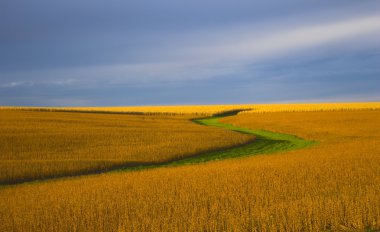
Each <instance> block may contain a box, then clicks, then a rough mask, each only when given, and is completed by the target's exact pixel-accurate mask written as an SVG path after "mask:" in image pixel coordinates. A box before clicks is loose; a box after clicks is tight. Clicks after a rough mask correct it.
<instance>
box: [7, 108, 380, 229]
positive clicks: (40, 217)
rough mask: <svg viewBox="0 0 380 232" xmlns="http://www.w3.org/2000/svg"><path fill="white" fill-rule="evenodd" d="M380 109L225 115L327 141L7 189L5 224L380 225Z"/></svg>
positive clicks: (52, 226)
mask: <svg viewBox="0 0 380 232" xmlns="http://www.w3.org/2000/svg"><path fill="white" fill-rule="evenodd" d="M379 118H380V111H347V112H299V113H266V114H241V115H237V116H233V117H229V118H225V119H223V121H225V122H231V123H234V124H237V125H240V126H247V127H250V128H252V129H269V130H275V131H281V132H287V133H294V134H296V135H298V136H301V137H305V138H310V139H315V140H319V141H321V143H320V144H319V145H318V146H314V147H312V148H308V149H305V150H297V151H292V152H287V153H277V154H274V155H261V156H255V157H247V158H241V159H231V160H223V161H218V162H210V163H205V164H199V165H189V166H181V167H171V168H159V169H151V170H144V171H138V172H127V173H109V174H103V175H95V176H87V177H80V178H73V179H67V180H57V181H51V182H45V183H39V184H30V185H20V186H14V187H7V188H3V189H0V221H1V222H2V223H0V231H364V230H366V229H380V204H379V202H380V144H379V141H380V140H379V139H380V130H378V128H380V121H379V120H378V119H379Z"/></svg>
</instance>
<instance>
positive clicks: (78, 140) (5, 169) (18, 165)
mask: <svg viewBox="0 0 380 232" xmlns="http://www.w3.org/2000/svg"><path fill="white" fill-rule="evenodd" d="M189 117H191V116H187V117H179V116H177V117H174V116H166V117H162V116H149V115H147V116H145V115H121V114H88V113H87V114H84V113H67V112H39V111H19V110H0V118H1V126H0V128H1V134H0V183H6V182H9V183H12V182H22V181H25V180H34V179H41V178H46V177H57V176H68V175H75V174H80V173H88V172H96V171H105V170H107V169H114V168H116V167H122V166H131V165H134V164H136V163H137V164H144V163H147V164H149V163H160V162H166V161H169V160H176V159H180V158H183V157H188V156H192V155H195V154H199V153H204V152H206V151H210V150H216V149H221V148H226V147H231V146H237V145H240V144H243V143H247V142H248V141H251V140H253V139H254V137H253V136H249V135H243V134H238V133H234V132H231V131H227V130H221V129H218V128H213V127H204V126H200V125H197V124H195V123H192V122H191V121H189Z"/></svg>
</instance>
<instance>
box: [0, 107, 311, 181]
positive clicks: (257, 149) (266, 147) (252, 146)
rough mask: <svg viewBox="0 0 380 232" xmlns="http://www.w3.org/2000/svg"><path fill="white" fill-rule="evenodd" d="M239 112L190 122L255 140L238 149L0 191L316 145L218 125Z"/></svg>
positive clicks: (68, 176) (235, 111) (269, 132)
mask: <svg viewBox="0 0 380 232" xmlns="http://www.w3.org/2000/svg"><path fill="white" fill-rule="evenodd" d="M240 111H241V110H234V111H229V112H226V113H224V114H220V115H218V116H212V117H209V118H202V119H193V120H192V121H193V122H194V123H197V124H200V125H204V126H214V127H221V128H224V129H228V130H232V131H235V132H239V133H243V134H250V135H254V136H255V139H254V140H253V141H252V142H249V143H248V144H245V145H241V146H238V147H232V148H226V149H222V150H218V151H212V152H206V153H203V154H198V155H194V156H191V157H186V158H183V159H179V160H170V161H164V162H159V163H127V164H125V165H121V166H117V167H114V168H111V169H108V170H94V171H90V172H88V171H87V172H84V173H77V174H67V175H62V176H55V177H46V178H43V179H34V180H26V179H22V180H16V181H10V182H8V183H2V184H1V183H0V188H1V187H5V186H7V185H16V184H23V183H39V182H44V181H48V180H56V179H63V178H71V177H78V176H85V175H91V174H101V173H109V172H126V171H137V170H144V169H151V168H158V167H173V166H180V165H187V164H196V163H204V162H208V161H214V160H223V159H231V158H237V157H246V156H252V155H259V154H273V153H278V152H285V151H291V150H296V149H302V148H306V147H309V146H312V145H314V144H316V143H317V142H316V141H309V140H304V139H302V138H299V137H297V136H294V135H289V134H282V133H275V132H271V131H266V130H251V129H247V128H242V127H238V126H234V125H231V124H226V123H222V122H220V121H219V119H221V118H223V117H226V116H232V115H236V114H237V113H238V112H240Z"/></svg>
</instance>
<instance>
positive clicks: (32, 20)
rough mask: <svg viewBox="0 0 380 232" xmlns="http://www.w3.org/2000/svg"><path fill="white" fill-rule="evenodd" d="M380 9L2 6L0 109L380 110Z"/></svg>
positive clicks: (44, 2)
mask: <svg viewBox="0 0 380 232" xmlns="http://www.w3.org/2000/svg"><path fill="white" fill-rule="evenodd" d="M379 38H380V2H379V1H366V0H363V1H357V0H344V1H343V0H335V1H334V0H333V1H331V0H319V1H301V0H284V1H274V0H259V1H257V0H256V1H249V0H234V1H229V0H228V1H227V0H226V1H217V0H192V1H178V0H160V1H137V0H136V1H130V0H126V1H122V0H108V1H100V0H81V1H74V0H65V1H58V0H36V1H29V0H4V1H1V2H0V105H32V106H80V105H94V106H96V105H172V104H229V103H266V102H319V101H380V39H379Z"/></svg>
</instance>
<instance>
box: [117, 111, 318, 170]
mask: <svg viewBox="0 0 380 232" xmlns="http://www.w3.org/2000/svg"><path fill="white" fill-rule="evenodd" d="M236 113H237V112H236ZM236 113H235V114H236ZM231 115H233V114H228V116H231ZM223 117H225V116H214V117H209V118H203V119H193V122H195V123H197V124H200V125H204V126H214V127H221V128H225V129H228V130H232V131H235V132H239V133H243V134H251V135H254V136H255V137H256V139H255V140H254V141H253V142H250V143H249V144H245V145H242V146H239V147H234V148H227V149H223V150H220V151H213V152H206V153H203V154H200V155H196V156H191V157H187V158H183V159H181V160H176V161H171V162H167V163H162V164H152V165H143V166H137V167H128V168H125V169H121V170H118V171H132V170H140V169H146V168H155V167H164V166H165V167H170V166H179V165H186V164H196V163H203V162H208V161H214V160H223V159H230V158H237V157H246V156H252V155H260V154H273V153H278V152H285V151H291V150H297V149H302V148H306V147H310V146H312V145H314V144H316V143H317V142H316V141H309V140H305V139H302V138H299V137H297V136H294V135H289V134H283V133H276V132H271V131H266V130H251V129H247V128H242V127H238V126H234V125H231V124H226V123H222V122H220V121H219V119H221V118H223Z"/></svg>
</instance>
